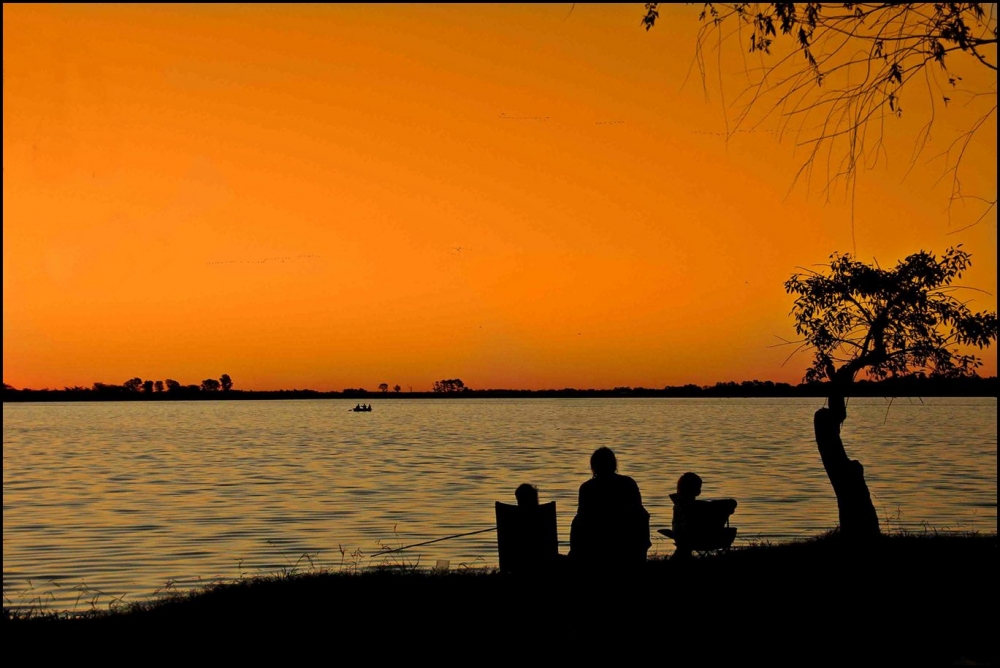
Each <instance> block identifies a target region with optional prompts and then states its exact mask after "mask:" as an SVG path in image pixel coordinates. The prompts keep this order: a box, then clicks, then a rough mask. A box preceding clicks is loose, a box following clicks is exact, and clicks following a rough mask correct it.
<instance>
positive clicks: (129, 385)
mask: <svg viewBox="0 0 1000 668" xmlns="http://www.w3.org/2000/svg"><path fill="white" fill-rule="evenodd" d="M122 387H124V388H125V389H126V390H128V391H129V392H138V391H139V389H140V388H141V387H142V378H139V377H138V376H136V377H135V378H129V379H128V380H126V381H125V382H124V383H122Z"/></svg>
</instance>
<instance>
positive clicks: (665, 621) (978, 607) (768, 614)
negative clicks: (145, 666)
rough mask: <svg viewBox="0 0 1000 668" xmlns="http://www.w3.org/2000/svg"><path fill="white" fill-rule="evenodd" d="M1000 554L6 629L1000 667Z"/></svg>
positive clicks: (322, 580) (230, 588)
mask: <svg viewBox="0 0 1000 668" xmlns="http://www.w3.org/2000/svg"><path fill="white" fill-rule="evenodd" d="M345 559H349V555H347V554H345ZM347 563H350V562H349V561H348V562H347ZM996 564H997V535H996V534H995V533H994V534H988V535H980V534H975V533H966V534H944V533H940V534H939V533H935V532H933V531H928V532H923V533H907V532H895V533H892V534H889V535H886V536H883V537H882V539H881V540H879V541H878V542H877V543H874V544H871V545H868V546H865V547H858V546H854V545H850V544H848V543H846V542H844V541H843V540H842V539H841V537H840V536H838V535H837V534H836V533H830V534H826V535H823V536H820V537H817V538H814V539H810V540H804V541H799V542H794V543H788V544H781V545H769V544H757V545H749V546H746V547H741V548H739V549H733V550H732V551H730V552H729V553H727V554H722V555H718V556H714V557H707V558H699V559H695V560H692V561H691V562H687V563H682V564H678V563H672V562H670V561H668V560H665V559H662V558H656V559H651V560H650V561H648V562H647V564H646V567H645V569H644V570H643V571H642V572H639V573H634V574H629V573H623V572H603V573H591V574H584V573H576V572H572V571H569V570H566V571H560V572H557V573H552V574H549V575H548V576H546V577H540V578H518V577H512V576H508V575H506V574H502V573H498V572H497V571H495V570H493V569H488V568H465V569H459V570H451V571H447V572H441V571H432V570H427V569H417V568H412V567H406V566H407V564H403V566H404V567H402V568H400V567H394V565H393V564H387V565H385V566H382V567H377V568H374V569H359V568H353V569H351V568H347V569H344V568H342V569H340V570H336V571H322V570H315V569H308V570H306V571H301V570H298V568H294V569H288V570H287V571H286V572H285V573H283V574H279V575H276V576H270V577H256V578H243V579H240V580H238V581H235V582H229V583H221V584H215V585H212V586H209V587H206V588H205V589H202V590H198V591H195V592H189V593H176V592H170V591H164V592H163V593H162V595H161V597H160V598H158V599H157V600H155V601H153V602H150V603H133V604H128V603H120V604H119V605H116V606H114V609H113V610H97V609H91V610H87V611H86V612H83V613H81V614H78V615H76V616H75V617H74V618H69V616H67V615H52V614H43V613H37V612H36V613H18V612H16V611H13V610H9V609H7V608H5V609H4V622H3V625H4V628H5V633H4V638H5V639H6V640H7V642H6V644H7V646H8V652H11V651H12V650H16V649H17V648H18V647H26V648H32V649H35V650H37V648H39V647H43V646H44V647H50V648H51V647H86V648H88V649H89V650H93V651H95V652H98V653H100V652H102V651H103V652H115V651H116V650H120V649H121V648H122V647H123V645H122V643H123V642H124V640H125V639H130V641H132V640H135V639H144V640H145V641H148V642H149V643H168V645H173V644H174V643H182V644H183V643H185V642H187V641H186V640H185V639H189V638H200V639H201V640H200V641H199V642H202V643H204V642H208V644H209V646H210V647H212V648H214V651H217V652H220V653H222V654H224V655H226V656H228V657H233V656H236V655H241V654H246V655H248V656H251V655H252V656H256V655H257V654H258V653H259V652H260V651H281V652H282V653H283V654H282V655H283V656H285V657H286V658H288V656H290V654H288V655H286V654H285V653H286V652H290V653H292V654H294V653H295V652H299V651H301V652H315V651H321V652H326V653H327V656H328V657H329V656H332V655H329V652H331V651H334V650H335V649H336V650H337V651H343V652H345V654H343V655H339V654H337V655H336V656H339V657H340V658H344V659H346V658H347V657H348V656H359V655H358V654H357V652H361V653H362V654H361V655H360V656H363V657H365V659H364V660H371V661H381V660H406V661H410V660H414V659H416V658H418V657H420V658H424V659H435V660H438V659H440V660H445V661H449V662H452V661H454V662H458V661H459V660H462V661H463V662H470V661H472V662H484V663H492V662H493V660H496V659H499V658H504V659H511V658H513V659H520V658H530V659H531V660H532V661H533V662H534V661H535V660H539V659H554V660H560V661H563V660H567V659H578V658H586V659H588V660H592V659H599V658H601V656H602V655H603V656H604V657H605V658H606V659H608V660H612V661H614V662H615V663H619V662H622V661H625V660H629V659H634V660H642V661H657V662H660V663H670V664H675V663H676V664H681V665H684V664H687V663H698V664H708V665H719V664H727V665H728V664H732V663H765V664H784V665H793V664H794V665H856V664H886V663H888V664H896V665H914V664H919V665H978V664H983V665H985V664H995V663H996V662H997V659H998V654H997V643H996V640H995V637H996V635H995V634H996V628H997V622H998V620H997V612H996V601H997V578H996V571H997V567H996ZM410 566H412V564H411V565H410ZM265 648H266V649H265ZM278 648H281V649H280V650H279V649H278ZM463 657H464V658H463Z"/></svg>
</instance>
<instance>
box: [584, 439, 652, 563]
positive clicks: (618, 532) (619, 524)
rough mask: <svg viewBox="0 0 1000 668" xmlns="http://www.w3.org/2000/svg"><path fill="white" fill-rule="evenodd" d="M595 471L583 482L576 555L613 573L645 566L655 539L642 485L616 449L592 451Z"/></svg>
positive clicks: (592, 470) (593, 469) (591, 464)
mask: <svg viewBox="0 0 1000 668" xmlns="http://www.w3.org/2000/svg"><path fill="white" fill-rule="evenodd" d="M590 470H591V472H592V473H593V477H592V478H591V479H590V480H587V481H586V482H584V483H583V484H582V485H580V497H579V501H578V504H577V510H576V517H574V518H573V523H572V525H571V527H570V537H569V544H570V548H569V556H570V559H571V560H572V561H573V562H574V564H577V565H579V566H581V567H583V568H585V569H601V570H604V571H606V572H609V573H615V572H620V571H622V570H633V569H636V568H641V567H642V565H643V564H644V563H645V561H646V552H647V551H648V550H649V548H650V546H651V545H652V543H651V542H650V540H649V513H648V512H647V511H646V509H645V508H644V507H643V505H642V494H641V493H640V492H639V485H637V484H636V482H635V480H633V479H632V478H630V477H628V476H625V475H621V474H619V473H618V459H617V458H616V457H615V453H614V452H613V451H612V450H611V448H598V449H597V450H596V451H595V452H594V454H593V455H591V457H590Z"/></svg>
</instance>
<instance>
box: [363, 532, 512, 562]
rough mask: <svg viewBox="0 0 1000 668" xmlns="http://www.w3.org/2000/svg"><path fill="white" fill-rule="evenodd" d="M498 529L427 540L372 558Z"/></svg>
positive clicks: (379, 553) (380, 553)
mask: <svg viewBox="0 0 1000 668" xmlns="http://www.w3.org/2000/svg"><path fill="white" fill-rule="evenodd" d="M496 530H497V528H496V527H490V528H489V529H479V530H478V531H469V532H467V533H457V534H455V535H453V536H445V537H444V538H435V539H434V540H425V541H424V542H422V543H414V544H413V545H404V546H403V547H397V548H396V549H394V550H385V551H384V552H376V553H375V554H373V555H372V558H373V559H374V558H375V557H381V556H382V555H383V554H392V553H393V552H402V551H403V550H409V549H410V548H411V547H421V546H423V545H430V544H431V543H440V542H441V541H443V540H451V539H452V538H462V537H464V536H475V535H476V534H477V533H486V532H487V531H496Z"/></svg>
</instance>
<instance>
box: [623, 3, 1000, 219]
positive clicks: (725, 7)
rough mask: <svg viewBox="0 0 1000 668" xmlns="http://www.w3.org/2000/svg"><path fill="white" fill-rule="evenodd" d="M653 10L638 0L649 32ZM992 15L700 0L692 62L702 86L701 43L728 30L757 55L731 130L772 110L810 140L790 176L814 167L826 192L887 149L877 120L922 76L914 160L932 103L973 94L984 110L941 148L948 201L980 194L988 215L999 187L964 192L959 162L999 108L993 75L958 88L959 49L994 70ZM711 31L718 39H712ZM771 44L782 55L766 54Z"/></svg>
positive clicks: (946, 8) (799, 137) (975, 6)
mask: <svg viewBox="0 0 1000 668" xmlns="http://www.w3.org/2000/svg"><path fill="white" fill-rule="evenodd" d="M659 9H660V8H659V4H658V3H647V4H646V12H645V15H644V16H643V18H642V21H641V23H642V25H643V26H645V28H646V30H647V31H648V30H649V29H650V28H652V27H653V26H654V25H655V24H656V21H657V19H658V18H659V16H660V14H659ZM995 12H996V5H995V4H984V3H820V2H808V3H780V2H774V3H747V2H741V3H706V4H705V5H704V8H703V9H702V11H701V14H700V19H701V22H702V26H701V29H700V30H699V32H698V41H697V45H698V46H697V52H696V56H695V61H696V63H697V64H698V69H699V71H700V73H701V78H702V85H703V86H706V63H705V53H704V51H705V49H706V48H713V49H719V50H720V53H721V44H722V42H723V41H725V40H727V39H729V38H731V37H732V38H735V39H737V40H738V41H739V43H740V44H741V46H745V47H746V48H747V50H748V52H749V53H750V54H752V55H753V54H755V55H757V56H758V57H759V60H760V62H759V64H758V65H754V64H753V63H749V62H747V59H746V57H745V56H744V64H745V67H746V69H745V72H744V74H745V75H746V78H747V84H746V87H745V88H744V90H743V91H742V93H741V94H740V95H739V97H738V98H737V105H738V108H739V109H740V110H739V113H738V116H737V117H736V118H735V121H734V122H733V123H732V124H731V122H730V119H729V118H728V117H727V119H726V126H727V134H728V133H731V132H735V131H737V130H739V129H740V128H742V127H744V126H747V125H751V126H753V127H751V128H750V129H749V130H744V131H753V130H755V129H757V126H758V125H760V124H761V123H763V122H765V121H766V120H767V119H768V118H774V117H778V118H780V122H779V135H781V136H785V135H786V134H791V135H794V136H795V137H796V143H798V144H799V145H801V146H805V147H807V156H808V157H807V158H806V161H805V163H804V165H803V167H802V169H801V170H800V171H799V174H798V175H797V176H796V179H798V178H799V177H800V176H805V177H807V178H808V177H810V176H811V174H812V170H813V168H814V167H820V168H821V169H823V170H824V171H825V173H826V181H827V188H826V189H827V191H828V192H829V190H831V189H832V186H833V185H834V184H835V183H837V182H838V181H840V180H844V181H845V182H846V183H847V184H848V186H850V187H853V182H854V178H855V176H856V173H857V171H858V169H859V167H860V168H862V169H865V168H871V167H873V166H874V165H875V164H876V163H877V162H878V161H879V159H881V158H883V157H884V156H885V152H884V144H883V139H884V134H883V133H884V127H885V126H884V121H885V119H886V118H889V117H900V116H902V114H903V106H902V96H903V94H904V92H907V91H909V90H910V89H911V88H913V86H914V85H918V86H919V82H920V80H924V81H925V82H926V92H927V99H928V101H929V105H928V108H929V111H928V112H927V123H926V125H924V127H923V129H922V130H920V132H919V133H918V135H917V136H916V141H915V146H914V151H913V155H912V156H911V167H912V165H914V164H916V158H917V157H918V156H919V155H920V154H921V152H922V151H923V149H924V147H925V146H926V145H927V144H928V142H929V141H930V137H931V132H930V131H931V126H932V125H933V122H934V119H935V114H936V106H935V105H936V104H938V103H939V102H941V103H943V104H944V105H946V106H947V105H948V104H949V103H950V102H951V101H952V99H953V98H955V97H956V96H958V95H961V96H965V97H968V100H969V103H970V104H971V103H972V102H973V101H974V100H975V101H976V105H977V107H978V108H981V109H983V111H982V114H981V116H980V117H979V119H978V120H976V121H975V122H974V123H973V124H972V126H971V127H970V128H969V129H968V131H966V132H964V133H962V134H960V135H959V136H958V138H956V139H955V140H954V141H953V142H952V143H951V144H950V145H949V147H948V148H947V150H946V151H945V152H944V153H942V155H941V157H943V158H944V159H945V163H946V167H945V174H948V175H950V177H951V181H952V192H951V196H950V199H949V202H954V201H956V200H959V199H963V198H966V197H972V198H973V199H979V200H982V202H983V204H985V205H986V211H984V212H983V216H985V215H986V213H988V212H989V211H990V210H992V209H993V208H994V207H995V206H996V199H995V196H993V197H985V198H982V197H973V196H971V195H963V194H962V191H961V180H960V178H959V174H958V171H959V166H960V164H961V161H962V158H963V157H964V155H965V152H966V149H967V148H968V146H969V145H970V143H971V142H972V139H973V138H974V137H975V136H976V134H977V133H978V131H979V130H980V129H982V128H983V127H984V126H986V125H987V123H988V121H989V119H990V118H992V117H994V115H995V113H996V84H995V83H994V84H993V85H992V86H986V87H985V88H982V89H980V90H973V89H966V88H963V86H964V84H962V81H963V78H962V76H961V75H960V73H959V71H960V70H959V69H958V67H957V66H958V65H961V63H958V62H955V60H956V58H955V57H956V56H958V55H962V56H963V57H964V59H963V61H964V63H965V65H967V66H968V65H971V66H972V67H975V68H977V69H978V68H981V67H985V68H986V69H988V70H990V71H992V72H993V73H994V79H993V80H994V82H995V72H996V69H997V63H996V57H997V48H996V47H997V21H996V14H995ZM710 37H718V40H719V43H718V45H715V44H714V43H713V42H714V40H711V39H710ZM779 45H784V46H785V47H787V48H782V49H778V48H777V47H778V46H779ZM772 48H774V49H775V50H776V51H780V53H777V54H775V55H774V56H773V58H766V57H768V56H772ZM932 65H933V66H934V67H929V66H932ZM720 68H721V65H720ZM915 80H916V82H917V83H916V84H914V81H915ZM918 90H919V89H918ZM706 92H707V87H706ZM907 94H909V93H908V92H907ZM755 110H756V112H759V116H758V115H756V114H754V113H753V112H754V111H755ZM921 113H923V112H921ZM981 219H982V216H981V217H980V220H981ZM976 222H979V220H977V221H976Z"/></svg>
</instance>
